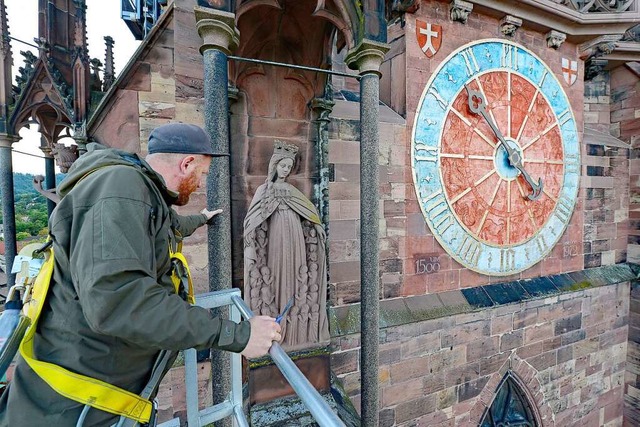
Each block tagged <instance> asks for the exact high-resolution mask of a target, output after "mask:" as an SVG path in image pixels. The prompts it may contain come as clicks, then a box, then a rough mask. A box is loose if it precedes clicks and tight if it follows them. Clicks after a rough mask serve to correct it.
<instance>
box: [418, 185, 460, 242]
mask: <svg viewBox="0 0 640 427" xmlns="http://www.w3.org/2000/svg"><path fill="white" fill-rule="evenodd" d="M425 204H426V206H425V208H424V210H425V212H426V213H427V215H428V216H429V219H430V220H431V224H432V225H433V228H434V229H435V230H434V231H435V232H436V233H438V234H439V235H441V236H442V235H443V234H444V233H445V232H446V231H447V230H448V229H449V227H451V226H452V225H453V215H452V214H451V210H450V209H449V205H448V204H447V200H446V199H445V198H444V194H443V193H442V190H438V191H436V192H435V193H433V194H431V195H430V196H429V197H427V199H426V200H425Z"/></svg>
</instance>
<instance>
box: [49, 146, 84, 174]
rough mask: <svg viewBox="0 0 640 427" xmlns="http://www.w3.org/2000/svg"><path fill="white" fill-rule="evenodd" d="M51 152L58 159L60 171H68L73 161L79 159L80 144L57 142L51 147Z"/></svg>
mask: <svg viewBox="0 0 640 427" xmlns="http://www.w3.org/2000/svg"><path fill="white" fill-rule="evenodd" d="M51 154H52V155H53V157H54V158H55V159H56V163H57V164H58V167H60V172H62V173H67V172H68V171H69V168H70V167H71V165H72V164H73V162H75V161H76V160H78V146H76V145H69V146H66V145H64V144H61V143H55V144H53V148H52V149H51Z"/></svg>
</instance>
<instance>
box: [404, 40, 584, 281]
mask: <svg viewBox="0 0 640 427" xmlns="http://www.w3.org/2000/svg"><path fill="white" fill-rule="evenodd" d="M411 155H412V166H413V178H414V183H415V187H416V193H417V195H418V202H419V204H420V206H421V208H422V213H423V215H424V217H425V219H426V221H427V223H428V224H429V227H430V228H431V231H432V232H433V234H434V236H435V237H436V239H437V240H438V241H439V242H440V244H441V245H442V247H443V248H444V249H445V250H446V251H447V252H448V253H449V254H450V255H451V256H452V257H453V258H455V259H456V260H457V261H458V262H459V263H461V264H462V265H464V266H465V267H467V268H469V269H472V270H474V271H477V272H480V273H483V274H488V275H496V276H503V275H510V274H514V273H517V272H520V271H522V270H525V269H527V268H529V267H531V266H532V265H534V264H535V263H537V262H538V261H540V260H542V259H543V258H544V257H545V256H546V255H547V254H548V253H549V251H551V249H552V248H553V246H554V245H555V244H556V243H557V242H558V240H559V239H560V237H561V236H562V234H563V232H564V230H565V228H566V226H567V224H568V223H569V220H570V218H571V214H572V212H573V208H574V205H575V201H576V197H577V192H578V187H579V178H580V150H579V143H578V133H577V129H576V122H575V118H574V117H573V112H572V110H571V106H570V104H569V101H568V99H567V96H566V94H565V93H564V91H563V89H562V86H561V85H560V83H559V82H558V80H557V79H556V77H555V75H554V73H553V72H552V71H551V70H550V69H549V68H548V67H547V66H546V65H545V64H544V62H542V61H541V60H540V59H539V58H538V57H536V56H535V55H534V54H532V53H531V52H529V51H528V50H526V49H525V48H523V47H522V46H520V45H517V44H515V43H512V42H509V41H505V40H483V41H478V42H474V43H471V44H468V45H466V46H463V47H461V48H460V49H458V50H457V51H455V52H454V53H452V54H451V55H450V56H449V57H448V58H447V59H445V60H444V61H443V63H442V64H441V65H440V66H439V68H438V69H437V70H436V72H435V73H434V74H433V75H432V77H431V79H430V80H429V82H428V83H427V85H426V87H425V89H424V92H423V94H422V98H421V100H420V103H419V104H418V110H417V113H416V119H415V123H414V128H413V138H412V147H411Z"/></svg>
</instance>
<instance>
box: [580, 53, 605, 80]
mask: <svg viewBox="0 0 640 427" xmlns="http://www.w3.org/2000/svg"><path fill="white" fill-rule="evenodd" d="M608 62H609V61H607V60H606V59H597V58H591V59H589V60H588V61H586V62H585V64H584V79H585V80H591V79H592V78H594V77H596V76H597V75H598V74H600V73H601V72H603V71H604V67H606V66H607V63H608Z"/></svg>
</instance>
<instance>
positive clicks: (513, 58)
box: [500, 44, 518, 70]
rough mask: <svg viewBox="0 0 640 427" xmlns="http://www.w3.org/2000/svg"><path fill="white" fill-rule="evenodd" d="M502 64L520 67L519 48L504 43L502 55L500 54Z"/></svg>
mask: <svg viewBox="0 0 640 427" xmlns="http://www.w3.org/2000/svg"><path fill="white" fill-rule="evenodd" d="M500 65H501V66H503V67H504V68H511V69H513V70H517V69H518V48H517V47H515V46H511V45H510V44H503V45H502V56H500Z"/></svg>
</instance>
